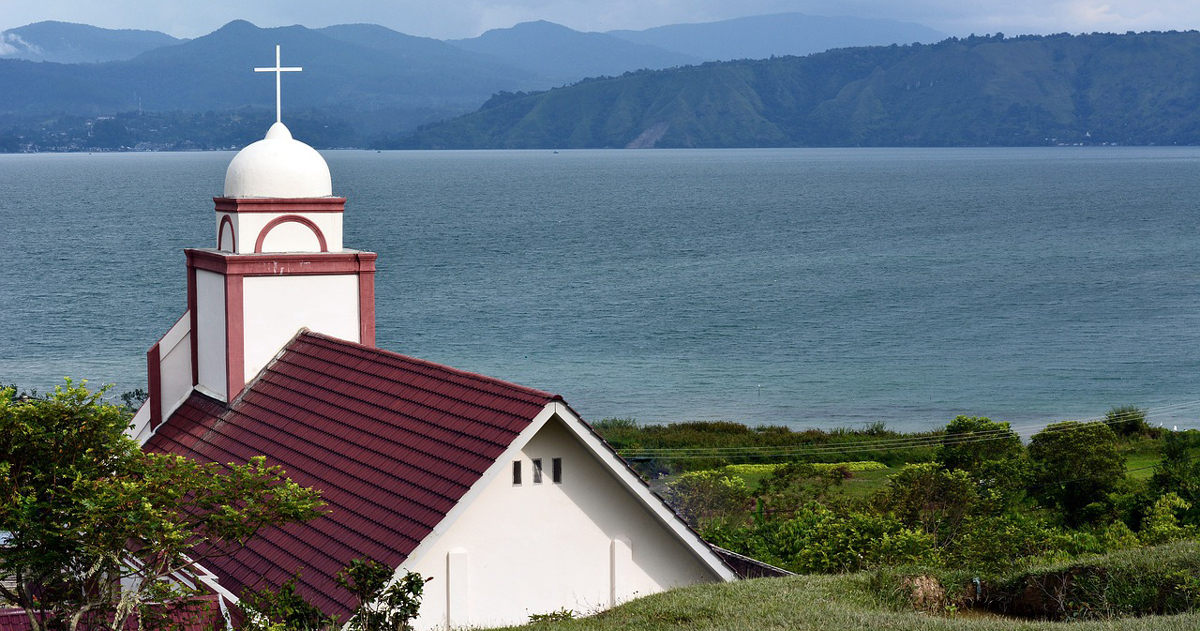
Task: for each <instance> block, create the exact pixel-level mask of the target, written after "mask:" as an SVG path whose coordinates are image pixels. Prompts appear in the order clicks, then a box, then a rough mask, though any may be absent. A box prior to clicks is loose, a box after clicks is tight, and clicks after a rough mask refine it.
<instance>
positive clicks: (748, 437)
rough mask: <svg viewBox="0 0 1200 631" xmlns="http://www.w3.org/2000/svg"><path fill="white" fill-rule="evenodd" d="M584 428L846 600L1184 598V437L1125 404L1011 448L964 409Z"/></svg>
mask: <svg viewBox="0 0 1200 631" xmlns="http://www.w3.org/2000/svg"><path fill="white" fill-rule="evenodd" d="M597 430H598V431H599V432H600V434H601V435H602V436H604V437H605V439H606V440H608V441H609V443H610V444H612V445H613V446H614V448H616V449H617V451H618V452H619V453H621V454H622V455H623V456H625V457H626V458H627V459H629V460H630V461H631V463H633V464H634V466H635V467H637V468H638V469H640V470H641V472H642V473H643V474H644V475H646V476H647V477H650V478H652V479H654V480H656V482H655V484H656V485H657V488H658V490H659V492H660V493H661V494H662V495H663V496H664V497H665V498H666V499H667V501H668V502H669V503H670V504H671V505H672V506H673V507H674V508H675V509H676V510H677V511H678V512H679V513H680V515H682V516H683V517H684V518H685V519H687V520H688V521H689V523H691V524H692V525H693V526H694V527H695V528H697V529H698V530H699V531H700V532H701V533H702V534H703V535H704V536H705V538H706V539H708V540H709V541H711V542H712V543H714V544H716V545H719V546H722V547H725V548H728V549H730V550H733V551H735V552H738V553H741V554H745V555H747V556H751V557H754V558H757V559H759V560H762V561H765V562H767V563H770V564H772V565H776V566H778V567H781V568H784V569H787V570H789V571H792V572H796V573H798V574H808V575H814V574H837V575H843V576H842V577H841V578H838V579H819V578H817V577H812V576H809V577H803V578H795V579H788V581H791V582H797V581H808V583H806V585H807V586H808V587H806V588H811V589H818V590H820V589H834V588H833V587H832V586H836V585H840V586H841V589H843V590H849V591H845V593H844V594H843V596H844V597H845V598H846V599H847V603H852V602H858V601H856V600H855V598H856V597H855V596H853V594H851V591H852V590H850V587H851V586H855V587H854V589H857V590H859V591H865V593H868V594H870V596H871V598H874V599H876V600H877V601H878V602H879V603H890V605H888V606H891V607H893V608H894V607H900V608H901V609H909V610H911V609H914V608H915V609H921V610H924V611H926V612H933V613H937V614H942V615H948V614H954V613H957V612H961V611H964V610H967V609H971V610H977V611H982V610H986V611H988V612H991V613H992V614H1002V615H1006V616H1019V617H1022V618H1025V619H1046V620H1087V619H1113V618H1117V617H1122V616H1147V615H1163V614H1177V613H1181V612H1189V611H1194V610H1195V609H1196V608H1197V606H1200V548H1197V543H1196V538H1197V533H1198V532H1200V432H1197V431H1195V430H1191V431H1184V432H1176V431H1165V430H1163V429H1161V428H1153V427H1150V426H1149V425H1148V424H1147V423H1146V420H1145V414H1144V412H1143V411H1142V410H1139V409H1137V408H1132V407H1123V408H1114V409H1113V410H1112V411H1110V412H1109V414H1108V415H1107V416H1106V418H1105V419H1104V420H1102V421H1094V422H1065V423H1053V424H1050V425H1047V426H1046V427H1045V428H1044V429H1043V430H1042V431H1040V432H1038V433H1037V434H1035V435H1033V436H1032V437H1031V438H1030V440H1029V441H1028V443H1025V442H1023V441H1022V440H1021V439H1020V437H1019V436H1018V435H1017V434H1016V433H1015V432H1013V431H1012V429H1011V428H1010V427H1009V425H1008V424H1007V423H1004V422H996V421H992V420H990V419H987V418H982V417H963V416H960V417H958V418H956V419H954V420H953V421H951V422H950V423H949V424H948V425H947V426H946V427H945V428H944V429H942V430H939V431H935V432H927V433H921V434H900V433H896V432H891V431H888V430H887V429H886V427H884V426H882V425H880V426H874V427H869V428H867V429H864V430H857V431H854V430H837V431H821V430H806V431H801V432H795V431H791V430H789V429H787V428H782V427H759V428H749V427H746V426H742V425H738V424H733V423H681V424H673V425H665V426H644V427H643V426H640V425H638V424H637V423H635V422H633V421H630V420H607V421H602V422H601V423H599V424H597ZM854 577H857V578H854ZM863 577H868V578H863ZM826 581H827V582H826ZM762 589H764V590H774V589H784V588H775V587H770V588H768V587H765V586H764V587H763V588H762ZM846 606H848V607H849V606H851V605H850V604H847V605H846ZM881 606H883V605H881ZM881 611H882V610H881ZM880 615H883V614H880ZM1193 624H1194V620H1193ZM667 626H668V627H669V626H670V625H667ZM701 626H704V625H701ZM718 626H719V625H718ZM764 626H767V627H770V626H772V625H771V624H765V625H764ZM785 626H786V625H785ZM585 628H591V627H585ZM597 628H601V627H597ZM664 628H666V627H664ZM798 628H807V627H803V626H801V627H798ZM850 628H860V627H857V626H854V627H850ZM863 628H865V627H863ZM903 628H910V627H907V626H905V627H903ZM911 628H927V627H924V626H919V627H911ZM928 628H958V627H939V626H936V625H935V626H931V627H928ZM989 628H990V627H989ZM1105 628H1109V627H1105ZM1113 628H1115V627H1113ZM1120 628H1126V627H1120ZM1129 628H1135V627H1129ZM1155 628H1169V627H1155Z"/></svg>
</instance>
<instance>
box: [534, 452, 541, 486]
mask: <svg viewBox="0 0 1200 631" xmlns="http://www.w3.org/2000/svg"><path fill="white" fill-rule="evenodd" d="M533 483H534V484H541V483H542V459H541V458H534V459H533Z"/></svg>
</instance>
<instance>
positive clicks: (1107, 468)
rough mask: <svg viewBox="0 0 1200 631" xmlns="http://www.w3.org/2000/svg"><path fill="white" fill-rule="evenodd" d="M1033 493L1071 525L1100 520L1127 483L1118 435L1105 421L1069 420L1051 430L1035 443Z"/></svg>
mask: <svg viewBox="0 0 1200 631" xmlns="http://www.w3.org/2000/svg"><path fill="white" fill-rule="evenodd" d="M1029 459H1030V462H1031V464H1032V466H1033V479H1032V486H1031V487H1030V489H1029V491H1030V494H1031V495H1032V496H1034V497H1036V498H1037V499H1038V500H1039V501H1040V502H1041V503H1042V504H1043V505H1044V506H1047V507H1050V508H1055V509H1058V510H1059V511H1060V513H1061V516H1062V519H1063V521H1064V522H1066V523H1067V524H1069V525H1073V526H1074V525H1079V524H1081V523H1085V522H1091V521H1095V520H1096V519H1098V518H1099V517H1100V516H1101V514H1102V513H1103V511H1104V510H1105V508H1106V507H1107V503H1108V494H1109V493H1112V492H1114V491H1116V490H1117V489H1118V486H1119V485H1120V483H1121V482H1123V481H1124V480H1125V461H1124V459H1122V458H1121V454H1120V453H1118V452H1117V435H1116V434H1115V433H1113V431H1112V430H1111V429H1109V427H1108V426H1107V425H1105V424H1104V423H1099V422H1091V423H1079V422H1075V421H1067V422H1065V423H1054V424H1051V425H1048V426H1046V429H1044V430H1042V431H1041V432H1039V433H1037V434H1034V436H1033V438H1032V439H1031V440H1030V442H1029Z"/></svg>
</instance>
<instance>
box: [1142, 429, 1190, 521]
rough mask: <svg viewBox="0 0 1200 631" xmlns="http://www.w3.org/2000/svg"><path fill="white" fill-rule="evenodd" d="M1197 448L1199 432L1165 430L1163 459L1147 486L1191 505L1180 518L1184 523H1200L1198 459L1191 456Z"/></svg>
mask: <svg viewBox="0 0 1200 631" xmlns="http://www.w3.org/2000/svg"><path fill="white" fill-rule="evenodd" d="M1197 447H1200V432H1197V431H1196V430H1189V431H1185V432H1167V434H1166V439H1165V440H1164V441H1163V448H1162V450H1163V459H1162V462H1160V463H1159V464H1158V466H1157V467H1155V468H1154V475H1153V476H1151V478H1150V488H1151V490H1152V491H1154V492H1155V493H1157V494H1160V495H1165V494H1167V493H1174V494H1175V495H1177V496H1179V497H1180V499H1182V500H1183V501H1185V502H1187V503H1188V504H1191V508H1190V509H1188V510H1186V511H1184V512H1183V517H1182V521H1183V523H1185V524H1191V525H1200V459H1197V458H1193V457H1192V456H1191V451H1192V450H1193V449H1195V448H1197Z"/></svg>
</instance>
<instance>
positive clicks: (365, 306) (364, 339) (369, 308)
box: [358, 252, 375, 347]
mask: <svg viewBox="0 0 1200 631" xmlns="http://www.w3.org/2000/svg"><path fill="white" fill-rule="evenodd" d="M363 254H371V261H370V267H371V270H370V271H363V272H359V273H358V341H359V343H360V344H363V345H364V346H372V347H373V346H375V261H374V258H375V255H374V253H368V252H364V253H362V254H359V256H360V257H362V256H363ZM360 267H361V265H360Z"/></svg>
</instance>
